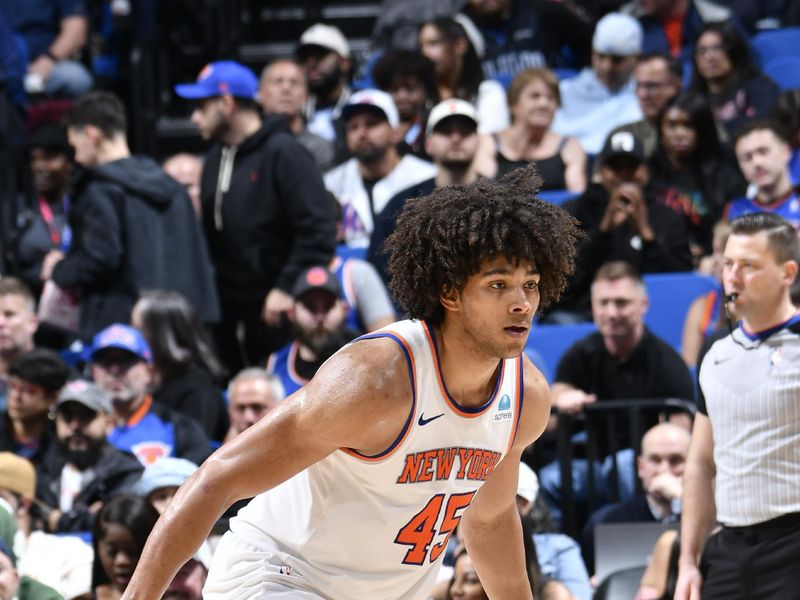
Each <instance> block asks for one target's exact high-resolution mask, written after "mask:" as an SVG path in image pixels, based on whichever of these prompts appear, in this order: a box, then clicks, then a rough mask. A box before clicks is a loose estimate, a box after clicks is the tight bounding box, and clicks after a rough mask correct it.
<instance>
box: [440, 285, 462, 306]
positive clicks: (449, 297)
mask: <svg viewBox="0 0 800 600" xmlns="http://www.w3.org/2000/svg"><path fill="white" fill-rule="evenodd" d="M439 302H441V303H442V306H444V308H445V310H453V311H457V310H459V309H460V308H461V295H460V294H459V293H458V290H457V289H455V288H453V287H450V286H444V287H443V288H442V293H441V294H440V295H439Z"/></svg>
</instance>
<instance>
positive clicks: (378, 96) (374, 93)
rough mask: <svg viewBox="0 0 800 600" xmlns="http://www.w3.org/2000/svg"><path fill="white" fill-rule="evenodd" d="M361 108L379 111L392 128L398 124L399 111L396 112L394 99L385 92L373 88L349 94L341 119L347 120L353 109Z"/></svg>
mask: <svg viewBox="0 0 800 600" xmlns="http://www.w3.org/2000/svg"><path fill="white" fill-rule="evenodd" d="M363 108H371V109H372V110H374V111H375V112H380V113H381V114H382V115H383V117H384V118H385V119H386V120H387V121H389V125H391V126H392V128H395V127H397V126H398V125H400V113H398V112H397V107H396V106H395V104H394V100H392V97H391V96H390V95H389V94H387V93H386V92H382V91H381V90H375V89H366V90H361V91H360V92H356V93H355V94H353V95H352V96H350V100H348V101H347V104H346V105H345V107H344V108H343V109H342V119H343V120H344V121H347V119H349V118H350V116H351V115H352V114H353V113H354V112H355V111H357V110H361V109H363Z"/></svg>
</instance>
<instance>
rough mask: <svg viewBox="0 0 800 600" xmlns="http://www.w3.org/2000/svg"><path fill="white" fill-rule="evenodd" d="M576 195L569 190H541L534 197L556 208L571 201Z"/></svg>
mask: <svg viewBox="0 0 800 600" xmlns="http://www.w3.org/2000/svg"><path fill="white" fill-rule="evenodd" d="M576 195H577V194H575V192H571V191H569V190H542V191H541V192H539V193H538V194H537V195H536V196H537V197H538V198H540V199H542V200H546V201H547V202H552V203H553V204H555V205H556V206H561V205H562V204H564V202H566V201H567V200H572V199H573V198H574V197H575V196H576Z"/></svg>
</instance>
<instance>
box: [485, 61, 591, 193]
mask: <svg viewBox="0 0 800 600" xmlns="http://www.w3.org/2000/svg"><path fill="white" fill-rule="evenodd" d="M560 104H561V95H560V93H559V88H558V78H557V77H556V76H555V74H554V73H553V72H552V71H549V70H548V69H542V68H536V69H526V70H524V71H520V72H519V73H518V74H517V76H516V77H514V79H513V81H512V82H511V86H510V87H509V88H508V106H509V108H510V111H511V126H510V127H509V128H508V129H505V130H503V131H501V132H499V133H497V134H495V135H494V136H493V141H494V144H493V146H494V150H495V152H494V156H493V157H492V158H493V161H494V165H493V168H489V169H479V170H480V172H481V173H485V174H487V175H492V174H493V173H494V174H495V175H504V174H505V173H508V172H509V171H512V170H514V169H516V168H518V167H521V166H523V165H526V164H528V163H529V162H531V161H534V162H535V163H536V167H537V168H538V171H539V176H540V177H541V178H542V181H543V184H542V189H543V190H564V189H566V190H569V191H571V192H575V193H576V194H581V193H583V192H584V191H585V190H586V153H585V152H584V151H583V148H582V147H581V144H580V142H579V141H578V140H577V139H576V138H572V137H569V136H566V135H561V134H558V133H556V132H554V131H552V130H551V129H550V126H551V125H552V124H553V118H554V117H555V114H556V109H557V108H558V107H559V105H560Z"/></svg>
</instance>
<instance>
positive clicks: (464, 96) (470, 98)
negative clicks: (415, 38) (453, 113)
mask: <svg viewBox="0 0 800 600" xmlns="http://www.w3.org/2000/svg"><path fill="white" fill-rule="evenodd" d="M465 24H466V27H470V24H471V22H470V21H469V20H468V19H466V18H465V17H463V15H462V16H456V17H455V18H451V17H449V16H441V17H436V18H435V19H431V20H430V21H426V22H424V23H423V24H422V26H421V27H420V29H419V48H420V52H422V54H423V56H426V57H427V58H429V59H430V60H431V61H433V64H434V67H435V70H436V87H437V90H438V98H439V100H440V101H444V100H449V99H451V98H458V99H461V100H466V101H467V102H469V103H471V104H473V105H474V106H475V110H476V112H477V115H478V116H477V119H478V133H494V132H496V131H500V130H502V129H505V128H506V127H508V124H509V122H510V121H509V116H508V104H507V103H506V91H505V88H503V86H502V84H500V82H498V81H495V80H494V79H486V77H485V76H484V73H483V67H482V66H481V61H480V58H478V53H477V52H476V50H475V46H474V45H473V42H472V40H471V39H470V36H469V35H467V32H466V30H465Z"/></svg>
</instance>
